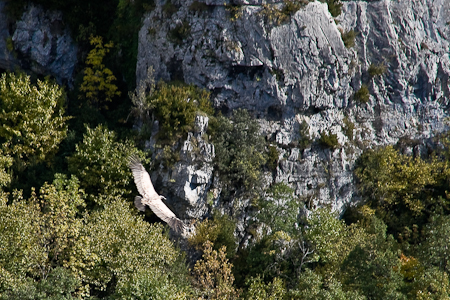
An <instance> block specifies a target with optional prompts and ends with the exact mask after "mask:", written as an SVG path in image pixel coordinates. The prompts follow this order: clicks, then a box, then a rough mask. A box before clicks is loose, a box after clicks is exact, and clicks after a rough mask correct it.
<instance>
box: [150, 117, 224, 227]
mask: <svg viewBox="0 0 450 300" xmlns="http://www.w3.org/2000/svg"><path fill="white" fill-rule="evenodd" d="M207 126H208V117H206V116H202V115H197V117H196V119H195V130H194V132H193V133H189V134H188V136H187V138H186V140H184V141H183V143H182V144H181V147H179V148H181V150H180V158H179V160H178V161H177V162H176V163H175V164H174V165H173V166H171V167H170V168H166V167H164V166H163V163H162V161H163V160H164V158H163V156H164V155H166V154H165V153H164V149H155V150H156V151H154V153H153V157H152V160H153V161H161V164H160V165H159V166H157V171H155V172H152V174H151V177H152V180H153V181H154V182H156V184H157V188H158V189H159V190H160V191H161V193H162V194H163V195H165V196H166V197H167V201H168V205H169V206H170V207H172V208H173V209H174V211H176V212H177V214H178V215H179V216H180V217H181V218H184V219H202V218H203V216H205V215H206V214H207V213H208V203H207V202H208V193H212V194H211V196H209V197H210V199H213V198H214V196H213V194H214V190H213V189H211V184H212V181H213V167H212V159H213V157H214V145H212V144H210V143H208V142H207V141H205V139H204V135H205V134H206V130H207ZM156 133H157V132H154V134H156ZM175 148H177V149H178V147H175ZM171 151H172V149H171ZM215 193H217V192H215ZM179 199H183V200H184V201H178V200H179Z"/></svg>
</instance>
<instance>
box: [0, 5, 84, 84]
mask: <svg viewBox="0 0 450 300" xmlns="http://www.w3.org/2000/svg"><path fill="white" fill-rule="evenodd" d="M4 8H5V2H3V1H0V49H3V51H1V52H0V68H2V69H6V70H14V69H16V68H20V69H23V70H31V71H32V72H35V73H37V74H43V75H49V74H51V75H53V76H54V77H55V78H56V80H57V81H58V82H59V83H60V84H61V83H68V84H69V85H71V83H72V80H73V78H72V73H73V70H74V68H75V65H76V63H77V47H76V44H75V43H74V42H73V40H72V38H71V36H70V33H69V31H68V29H67V28H65V26H64V23H63V20H62V13H61V12H55V11H44V10H43V9H42V8H41V7H39V6H34V5H31V4H30V5H29V6H28V7H27V8H26V9H25V11H24V13H23V15H22V17H21V18H20V20H17V21H14V22H13V21H12V20H10V19H9V18H8V16H7V14H6V12H5V11H4Z"/></svg>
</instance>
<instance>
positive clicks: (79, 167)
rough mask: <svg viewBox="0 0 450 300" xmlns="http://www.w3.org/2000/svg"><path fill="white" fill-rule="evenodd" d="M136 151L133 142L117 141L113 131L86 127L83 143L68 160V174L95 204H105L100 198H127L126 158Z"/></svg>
mask: <svg viewBox="0 0 450 300" xmlns="http://www.w3.org/2000/svg"><path fill="white" fill-rule="evenodd" d="M133 153H139V155H140V156H141V157H143V153H142V152H141V151H138V149H137V148H136V147H135V146H134V144H133V142H131V141H129V140H126V141H124V142H121V141H119V140H118V139H117V137H116V134H115V133H114V131H110V130H108V129H107V128H105V127H104V126H102V125H99V126H97V127H96V128H94V129H91V128H89V127H86V134H85V135H84V138H83V141H82V142H80V143H78V144H77V145H76V150H75V153H74V154H73V155H72V156H70V157H69V158H68V159H67V161H68V167H69V171H70V172H71V173H72V174H74V175H76V176H77V177H78V178H80V180H81V186H82V187H83V189H84V190H85V191H86V192H87V193H88V194H89V195H90V199H91V200H92V201H94V202H95V203H97V204H100V205H102V204H104V202H105V201H106V200H107V198H105V197H103V196H102V195H104V196H105V195H122V196H125V197H126V196H130V194H131V193H132V191H133V190H132V189H133V179H132V176H131V171H130V170H129V168H128V166H127V159H128V157H129V156H130V155H131V154H133Z"/></svg>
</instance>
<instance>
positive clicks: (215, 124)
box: [210, 109, 267, 191]
mask: <svg viewBox="0 0 450 300" xmlns="http://www.w3.org/2000/svg"><path fill="white" fill-rule="evenodd" d="M211 123H212V124H211V125H210V127H211V133H212V138H213V143H214V147H215V152H216V153H215V154H216V156H215V169H216V170H217V171H218V172H219V174H220V176H221V179H222V181H223V182H224V183H225V184H226V186H227V188H228V189H229V190H230V191H235V190H238V189H239V188H242V187H243V188H245V189H246V190H248V191H252V190H254V189H258V188H259V186H260V184H261V178H262V167H263V166H264V164H265V163H266V159H267V157H266V153H265V151H266V150H265V141H264V138H263V137H262V136H261V135H260V133H259V124H258V122H257V121H256V120H254V119H252V118H251V117H250V114H249V113H248V112H247V111H246V110H243V109H237V110H235V111H234V113H233V117H232V118H231V120H230V119H227V118H225V117H223V116H218V117H217V118H216V119H215V120H212V121H211Z"/></svg>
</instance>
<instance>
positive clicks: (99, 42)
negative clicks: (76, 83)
mask: <svg viewBox="0 0 450 300" xmlns="http://www.w3.org/2000/svg"><path fill="white" fill-rule="evenodd" d="M90 43H91V45H92V46H94V49H92V50H91V51H90V52H89V54H88V56H87V59H86V65H87V66H86V68H85V69H84V77H83V83H82V84H81V86H80V91H81V92H84V95H83V96H84V97H86V99H87V100H88V101H89V102H90V103H91V104H94V105H96V106H98V105H100V104H104V103H106V102H111V101H112V99H113V98H114V97H115V96H120V91H119V90H118V88H117V86H116V85H115V84H114V81H115V80H116V79H117V78H116V77H115V76H114V74H113V72H112V71H111V70H110V69H108V68H107V67H106V66H105V65H104V63H103V59H104V57H105V55H106V54H107V53H108V52H109V51H110V49H111V48H112V47H113V43H112V42H109V43H106V44H103V38H102V37H100V36H91V37H90Z"/></svg>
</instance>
